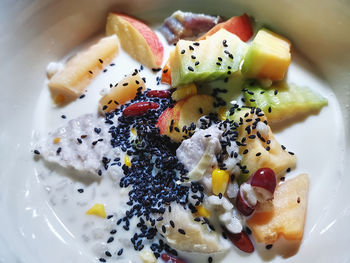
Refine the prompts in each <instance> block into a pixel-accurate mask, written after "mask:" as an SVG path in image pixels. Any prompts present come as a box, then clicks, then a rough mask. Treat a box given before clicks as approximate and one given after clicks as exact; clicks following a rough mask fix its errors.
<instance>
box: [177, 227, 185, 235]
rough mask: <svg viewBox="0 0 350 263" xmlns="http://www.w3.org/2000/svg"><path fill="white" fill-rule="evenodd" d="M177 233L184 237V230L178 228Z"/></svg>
mask: <svg viewBox="0 0 350 263" xmlns="http://www.w3.org/2000/svg"><path fill="white" fill-rule="evenodd" d="M177 231H178V232H179V233H180V234H182V235H186V232H185V230H183V229H182V228H179V229H178V230H177Z"/></svg>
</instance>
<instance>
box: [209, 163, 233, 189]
mask: <svg viewBox="0 0 350 263" xmlns="http://www.w3.org/2000/svg"><path fill="white" fill-rule="evenodd" d="M211 177H212V191H213V193H214V194H215V195H218V194H220V193H221V194H224V193H225V192H226V188H227V184H228V180H229V179H230V175H229V173H228V172H227V171H225V170H220V169H214V170H213V172H212V174H211Z"/></svg>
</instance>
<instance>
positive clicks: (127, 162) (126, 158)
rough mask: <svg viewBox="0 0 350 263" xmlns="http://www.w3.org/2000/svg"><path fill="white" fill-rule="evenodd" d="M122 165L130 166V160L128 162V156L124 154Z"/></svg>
mask: <svg viewBox="0 0 350 263" xmlns="http://www.w3.org/2000/svg"><path fill="white" fill-rule="evenodd" d="M124 164H125V165H126V166H127V167H130V166H131V160H130V156H129V155H127V154H125V156H124Z"/></svg>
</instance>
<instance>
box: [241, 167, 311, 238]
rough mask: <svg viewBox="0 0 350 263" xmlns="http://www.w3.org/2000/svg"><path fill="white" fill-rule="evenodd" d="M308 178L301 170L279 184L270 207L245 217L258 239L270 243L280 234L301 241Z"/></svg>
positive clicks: (306, 201)
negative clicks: (267, 209)
mask: <svg viewBox="0 0 350 263" xmlns="http://www.w3.org/2000/svg"><path fill="white" fill-rule="evenodd" d="M308 191H309V178H308V176H307V175H306V174H301V175H299V176H297V177H295V178H293V179H291V180H288V181H286V182H284V183H283V184H281V185H279V186H278V188H277V189H276V191H275V194H274V199H273V208H272V209H271V210H270V211H268V212H264V211H259V208H257V211H256V212H255V213H254V214H253V216H252V217H251V218H249V219H248V220H247V224H248V226H249V228H250V229H251V230H252V233H253V236H254V238H255V240H256V241H257V242H262V243H265V244H273V243H274V242H275V241H276V240H277V239H278V238H279V237H280V236H283V237H284V238H285V239H286V240H294V241H301V239H302V238H303V234H304V225H305V217H306V209H307V203H308Z"/></svg>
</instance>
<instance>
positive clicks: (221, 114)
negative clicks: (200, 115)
mask: <svg viewBox="0 0 350 263" xmlns="http://www.w3.org/2000/svg"><path fill="white" fill-rule="evenodd" d="M226 111H227V109H226V107H220V108H219V109H218V116H219V119H220V120H222V121H224V120H226V119H227V118H226Z"/></svg>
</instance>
